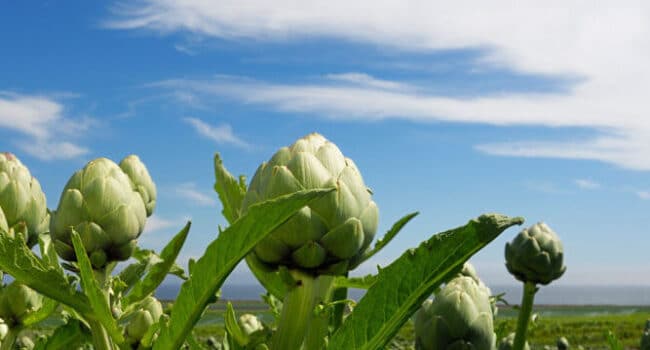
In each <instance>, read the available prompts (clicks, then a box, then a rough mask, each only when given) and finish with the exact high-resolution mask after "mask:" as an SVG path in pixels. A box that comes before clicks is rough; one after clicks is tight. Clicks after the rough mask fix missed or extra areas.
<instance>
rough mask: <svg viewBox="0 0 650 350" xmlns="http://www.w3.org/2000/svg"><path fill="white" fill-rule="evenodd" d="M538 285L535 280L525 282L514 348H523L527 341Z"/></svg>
mask: <svg viewBox="0 0 650 350" xmlns="http://www.w3.org/2000/svg"><path fill="white" fill-rule="evenodd" d="M536 292H537V286H536V285H535V283H533V282H525V283H524V293H523V296H522V298H521V308H520V309H519V318H518V319H517V332H516V334H515V341H514V342H513V345H512V350H523V348H524V344H525V343H526V331H527V330H528V323H529V322H530V315H531V313H532V312H533V302H534V300H535V293H536Z"/></svg>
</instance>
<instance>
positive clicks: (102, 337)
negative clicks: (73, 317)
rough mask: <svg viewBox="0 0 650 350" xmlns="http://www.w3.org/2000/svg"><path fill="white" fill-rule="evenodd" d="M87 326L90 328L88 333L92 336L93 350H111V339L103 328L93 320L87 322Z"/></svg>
mask: <svg viewBox="0 0 650 350" xmlns="http://www.w3.org/2000/svg"><path fill="white" fill-rule="evenodd" d="M88 325H89V326H90V332H91V333H92V336H93V347H94V348H95V350H113V345H111V339H110V337H109V336H108V332H106V329H105V328H104V326H102V325H101V323H99V322H98V321H95V320H92V321H91V320H88Z"/></svg>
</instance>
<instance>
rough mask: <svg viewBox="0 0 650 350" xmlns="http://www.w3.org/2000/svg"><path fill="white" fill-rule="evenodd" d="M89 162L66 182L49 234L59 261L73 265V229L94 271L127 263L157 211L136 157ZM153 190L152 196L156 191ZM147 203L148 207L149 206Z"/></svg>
mask: <svg viewBox="0 0 650 350" xmlns="http://www.w3.org/2000/svg"><path fill="white" fill-rule="evenodd" d="M122 164H123V167H124V168H125V169H127V170H126V171H125V170H123V169H122V168H120V167H119V166H118V165H117V164H115V163H114V162H113V161H111V160H109V159H106V158H98V159H95V160H92V161H90V162H89V163H88V164H86V166H85V167H84V168H83V169H81V170H79V171H77V172H76V173H75V174H74V175H73V176H72V177H71V178H70V180H68V183H67V184H66V186H65V189H64V190H63V193H62V194H61V199H60V201H59V205H58V208H57V210H56V212H53V215H52V221H51V224H50V234H51V235H52V239H53V240H54V244H55V248H56V251H57V253H58V254H59V256H61V257H62V258H63V259H65V260H68V261H75V260H76V256H75V253H74V249H73V247H72V241H71V232H72V231H71V228H72V229H74V230H75V231H77V232H78V233H79V235H80V236H81V239H82V241H83V243H84V247H85V249H86V251H87V252H88V255H89V256H90V260H91V262H92V264H93V268H97V269H99V268H102V267H104V266H105V265H106V264H107V263H109V262H111V261H121V260H126V259H128V258H129V257H130V256H131V254H132V253H133V251H134V249H135V246H136V239H137V238H138V237H139V236H140V234H141V233H142V231H143V229H144V225H145V221H146V218H147V216H149V215H150V214H151V210H153V206H154V205H155V198H156V194H155V193H156V191H155V186H154V185H153V182H151V178H150V177H149V174H148V172H147V170H146V168H145V167H144V165H143V164H142V163H141V162H140V161H139V159H138V158H137V157H134V156H129V157H127V158H125V159H124V160H123V161H122ZM152 189H153V190H152ZM145 200H148V202H146V203H145Z"/></svg>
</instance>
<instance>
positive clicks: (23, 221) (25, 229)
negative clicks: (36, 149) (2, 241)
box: [0, 153, 50, 247]
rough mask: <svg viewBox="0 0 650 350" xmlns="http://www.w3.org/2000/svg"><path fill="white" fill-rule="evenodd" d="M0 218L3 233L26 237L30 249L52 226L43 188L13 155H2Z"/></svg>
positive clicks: (0, 166) (0, 160)
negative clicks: (50, 225) (40, 235)
mask: <svg viewBox="0 0 650 350" xmlns="http://www.w3.org/2000/svg"><path fill="white" fill-rule="evenodd" d="M0 216H1V217H2V218H0V230H2V231H4V232H7V233H9V234H14V233H20V234H22V235H24V237H25V241H26V242H27V245H28V246H30V247H31V246H33V245H34V244H36V242H37V241H38V235H39V234H41V233H45V232H47V230H48V228H49V224H50V215H49V214H48V213H47V203H46V201H45V194H44V193H43V191H42V190H41V185H40V184H39V182H38V180H36V178H34V177H32V175H31V174H30V172H29V169H27V167H25V166H24V165H23V163H21V162H20V160H19V159H18V158H17V157H16V156H15V155H13V154H11V153H0ZM3 219H4V220H3Z"/></svg>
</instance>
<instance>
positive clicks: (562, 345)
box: [557, 337, 570, 350]
mask: <svg viewBox="0 0 650 350" xmlns="http://www.w3.org/2000/svg"><path fill="white" fill-rule="evenodd" d="M569 347H570V345H569V341H568V340H567V338H565V337H559V338H558V339H557V350H569Z"/></svg>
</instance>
